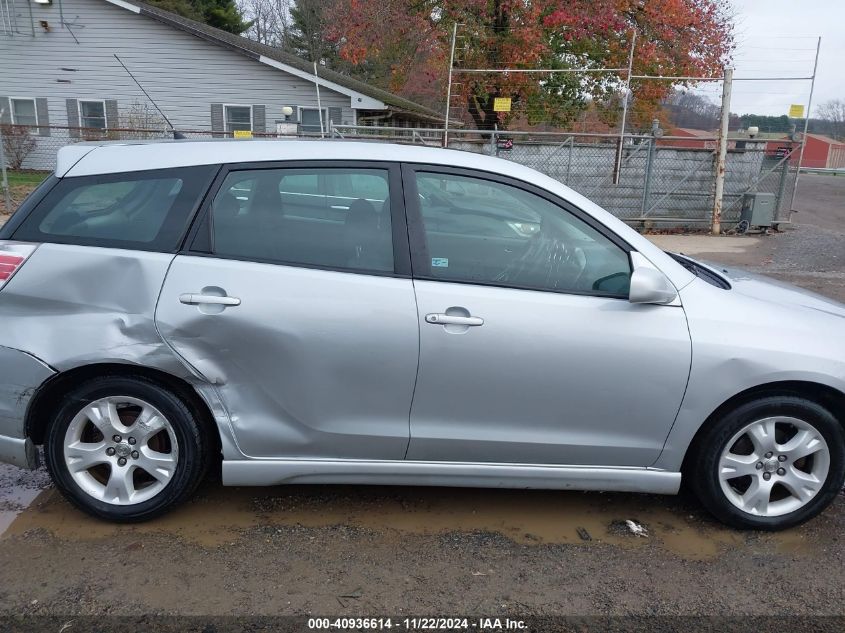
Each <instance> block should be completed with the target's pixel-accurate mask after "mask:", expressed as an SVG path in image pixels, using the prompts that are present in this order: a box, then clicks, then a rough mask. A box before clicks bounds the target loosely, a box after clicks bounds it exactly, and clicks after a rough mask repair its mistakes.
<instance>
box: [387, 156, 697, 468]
mask: <svg viewBox="0 0 845 633" xmlns="http://www.w3.org/2000/svg"><path fill="white" fill-rule="evenodd" d="M404 175H405V181H404V186H405V195H406V206H407V209H408V214H409V215H408V224H409V231H410V235H411V245H412V253H413V257H414V260H413V264H414V277H415V282H414V285H415V288H416V297H417V305H418V318H419V324H420V366H419V372H418V377H417V386H416V390H415V395H414V403H413V407H412V410H411V443H410V446H409V449H408V459H409V460H426V461H452V462H497V463H521V464H571V465H606V466H648V465H650V464H652V463H653V462H654V461H655V460H656V459H657V457H658V455H659V454H660V451H661V448H662V446H663V442H664V440H665V438H666V436H667V434H668V432H669V429H670V427H671V425H672V423H673V421H674V419H675V416H676V414H677V412H678V408H679V407H680V404H681V400H682V398H683V394H684V389H685V387H686V383H687V378H688V375H689V368H690V361H691V345H690V336H689V333H688V330H687V324H686V318H685V315H684V311H683V308H682V307H680V306H656V305H634V304H631V303H630V302H629V301H628V299H627V293H628V283H629V277H630V272H631V266H630V259H629V252H628V251H629V250H630V247H628V246H627V244H625V243H624V242H623V241H622V240H621V239H619V238H618V237H617V236H615V235H613V234H612V233H609V232H608V231H607V229H605V228H604V227H602V226H601V225H600V224H598V223H597V222H595V221H594V220H591V219H590V218H589V217H588V216H586V215H585V214H583V213H581V212H580V211H578V210H577V209H575V208H573V207H571V206H570V205H567V204H566V203H565V201H562V200H560V199H557V198H556V197H554V196H551V194H548V193H547V192H543V191H542V190H539V189H536V188H534V187H531V186H530V185H528V184H526V183H521V182H518V181H513V180H510V179H507V178H504V177H499V176H496V175H493V174H485V173H482V172H475V171H472V170H458V169H447V168H442V167H435V166H432V167H426V166H405V167H404Z"/></svg>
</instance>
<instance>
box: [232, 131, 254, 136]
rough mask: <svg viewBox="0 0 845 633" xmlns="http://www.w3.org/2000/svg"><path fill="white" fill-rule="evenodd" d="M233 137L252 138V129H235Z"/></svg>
mask: <svg viewBox="0 0 845 633" xmlns="http://www.w3.org/2000/svg"><path fill="white" fill-rule="evenodd" d="M234 134H235V138H252V130H235V132H234Z"/></svg>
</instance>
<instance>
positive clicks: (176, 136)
mask: <svg viewBox="0 0 845 633" xmlns="http://www.w3.org/2000/svg"><path fill="white" fill-rule="evenodd" d="M114 58H115V59H116V60H117V63H118V64H120V65H121V66H123V70H125V71H126V73H127V74H128V75H129V76H130V77H132V81H134V82H135V83H136V84H137V85H138V87H139V88H140V89H141V92H143V93H144V95H145V96H146V97H147V99H149V100H150V103H152V104H153V107H154V108H155V109H156V110H158V113H159V114H160V115H161V118H163V119H164V120H165V122H166V123H167V125H169V126H170V131H171V132H172V133H173V138H174V139H175V140H179V139H185V138H187V137H186V136H185V135H184V134H182V133H181V132H177V131H176V130H174V129H173V124H172V123H171V122H170V119H168V118H167V116H166V115H165V114H164V112H162V111H161V108H159V107H158V104H157V103H156V102H155V101H153V98H152V97H151V96H150V93H148V92H147V91H146V90H144V86H142V85H141V82H140V81H138V80H137V79H135V75H133V74H132V73H131V72H130V71H129V69H128V68H127V67H126V64H124V63H123V62H122V61H121V59H120V57H118V56H117V53H115V54H114Z"/></svg>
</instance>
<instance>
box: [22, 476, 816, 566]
mask: <svg viewBox="0 0 845 633" xmlns="http://www.w3.org/2000/svg"><path fill="white" fill-rule="evenodd" d="M688 505H689V504H688V503H687V502H685V501H684V500H682V499H678V498H673V497H657V496H650V495H622V494H609V493H607V494H601V493H579V492H559V491H537V490H476V489H463V488H404V487H403V488H391V487H354V486H349V487H343V486H322V487H318V486H314V487H300V486H288V487H274V488H223V487H221V486H219V485H217V484H210V485H206V486H205V487H204V488H203V489H201V490H200V492H199V493H198V494H197V496H196V497H195V498H194V499H193V500H192V501H190V502H189V503H187V504H185V505H183V506H182V507H180V508H177V509H176V510H174V511H172V512H171V513H169V514H167V515H165V516H164V517H161V518H160V519H157V520H154V521H150V522H148V523H143V524H139V525H114V524H110V523H107V522H103V521H99V520H96V519H93V518H90V517H88V516H86V515H84V514H82V513H80V512H78V511H77V510H75V509H74V508H73V507H71V506H70V505H69V504H68V503H67V502H65V501H64V500H63V499H62V497H61V496H60V495H59V494H58V492H56V491H55V490H52V489H50V490H47V491H45V492H44V493H43V494H42V495H41V496H40V497H38V498H37V499H36V500H35V501H34V502H33V503H32V504H31V505H30V507H29V509H27V510H26V511H25V512H23V513H21V514H20V515H19V516H18V517H17V518H16V519H14V520H13V522H12V523H11V525H10V526H9V528H8V530H7V531H6V533H7V535H19V534H23V533H25V532H27V531H29V530H34V529H42V530H46V531H48V532H50V533H52V534H53V535H54V536H55V537H57V538H60V539H66V540H97V539H105V538H109V537H110V536H113V535H115V534H117V533H118V532H119V533H120V534H122V535H127V534H133V535H137V536H138V537H143V536H144V535H148V534H161V533H164V534H168V535H172V536H175V537H177V538H180V539H183V540H184V541H186V542H192V543H195V544H197V545H200V546H202V547H206V548H218V547H225V546H227V545H230V544H234V543H235V542H237V541H238V540H239V539H241V538H244V537H245V535H246V534H247V533H246V532H245V531H247V530H250V529H254V528H262V529H272V528H274V527H275V528H278V529H282V528H291V527H301V528H313V529H319V528H326V527H330V526H336V525H344V526H349V527H354V528H359V529H365V530H368V531H372V532H374V533H379V534H382V535H384V537H385V538H390V537H391V536H396V535H400V536H401V535H402V534H420V535H438V534H447V533H452V532H494V533H499V534H502V535H504V536H506V537H507V538H509V539H511V540H513V541H515V542H517V543H522V544H571V545H577V546H581V547H595V546H597V545H602V544H610V545H614V546H619V547H624V548H636V547H658V548H661V549H663V550H666V551H668V552H671V553H673V554H675V555H677V556H679V557H681V558H684V559H687V560H709V559H713V558H716V557H718V556H719V555H720V554H721V553H722V552H724V551H725V550H726V549H728V548H732V547H738V546H743V547H745V546H746V545H749V544H750V545H751V546H752V547H755V548H762V550H764V551H770V552H773V553H779V554H800V555H813V553H814V551H815V548H816V545H815V544H814V543H813V542H812V541H811V540H810V539H807V538H804V536H803V534H802V533H801V528H798V529H796V530H791V531H788V532H782V533H779V534H772V535H770V534H765V535H754V537H753V538H750V539H749V537H748V534H749V533H742V532H738V531H735V530H732V529H729V528H726V527H723V526H721V525H719V524H717V523H715V522H714V521H712V520H710V519H709V518H708V517H706V515H704V514H703V513H702V512H700V511H698V510H690V508H689V507H688ZM626 519H631V520H633V521H636V522H637V523H639V524H642V525H644V526H645V527H646V528H647V529H648V532H649V535H648V537H638V536H635V535H634V534H632V533H630V531H628V530H627V529H626V528H625V525H624V522H625V520H626Z"/></svg>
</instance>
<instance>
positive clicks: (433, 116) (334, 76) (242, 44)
mask: <svg viewBox="0 0 845 633" xmlns="http://www.w3.org/2000/svg"><path fill="white" fill-rule="evenodd" d="M128 4H132V5H134V6H136V7H138V8H139V9H140V10H141V15H146V16H147V17H150V18H152V19H154V20H158V21H159V22H162V23H164V24H168V25H170V26H173V27H175V28H177V29H180V30H182V31H185V32H187V33H190V34H192V35H195V36H197V37H200V38H202V39H205V40H207V41H209V42H212V43H215V44H219V45H221V46H225V47H226V48H230V49H233V50H235V51H237V52H240V53H242V54H244V55H246V56H248V57H251V58H253V59H255V60H258V58H259V57H262V56H263V57H267V58H268V59H272V60H274V61H276V62H279V63H281V64H286V65H287V66H291V67H293V68H296V69H297V70H300V71H302V72H305V73H308V74H313V73H314V65H313V63H312V62H309V61H306V60H304V59H302V58H300V57H297V56H296V55H292V54H290V53H287V52H285V51H283V50H281V49H279V48H274V47H272V46H268V45H266V44H261V43H260V42H255V41H253V40H250V39H247V38H245V37H241V36H240V35H235V34H233V33H229V32H228V31H223V30H221V29H218V28H215V27H213V26H209V25H207V24H203V23H202V22H197V21H196V20H191V19H189V18H184V17H182V16H180V15H177V14H175V13H171V12H170V11H165V10H164V9H159V8H158V7H154V6H151V5H149V4H146V3H144V2H137V1H135V0H132V1H131V2H129V3H128ZM318 75H319V77H320V78H321V79H324V80H327V81H331V82H333V83H336V84H338V85H340V86H343V87H344V88H348V89H349V90H354V91H355V92H360V93H361V94H364V95H366V96H368V97H371V98H373V99H376V100H378V101H381V102H382V103H384V104H385V105H386V106H387V107H388V109H389V110H393V111H397V112H403V113H408V114H412V115H415V116H416V117H417V118H420V119H423V120H426V121H429V122H439V123H442V122H443V121H444V117H443V115H441V114H440V113H439V112H437V111H435V110H432V109H430V108H426V107H425V106H422V105H420V104H418V103H415V102H413V101H410V100H409V99H405V98H404V97H400V96H398V95H395V94H393V93H391V92H388V91H386V90H382V89H381V88H376V87H375V86H371V85H369V84H367V83H364V82H363V81H359V80H357V79H353V78H352V77H349V76H348V75H344V74H342V73H339V72H336V71H334V70H330V69H328V68H325V67H323V66H318Z"/></svg>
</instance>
